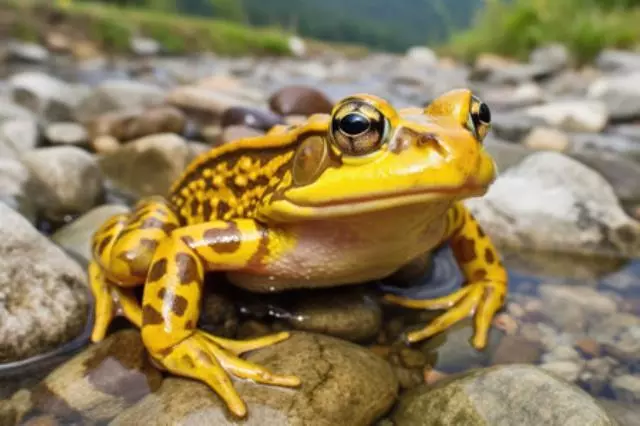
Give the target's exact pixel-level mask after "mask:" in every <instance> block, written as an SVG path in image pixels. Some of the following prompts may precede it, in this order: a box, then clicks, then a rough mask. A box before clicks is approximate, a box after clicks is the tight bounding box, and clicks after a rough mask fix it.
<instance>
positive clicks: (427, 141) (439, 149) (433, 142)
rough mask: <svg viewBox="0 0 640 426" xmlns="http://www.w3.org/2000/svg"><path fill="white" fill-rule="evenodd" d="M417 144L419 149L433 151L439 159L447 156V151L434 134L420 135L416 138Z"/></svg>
mask: <svg viewBox="0 0 640 426" xmlns="http://www.w3.org/2000/svg"><path fill="white" fill-rule="evenodd" d="M417 144H418V146H419V147H420V148H426V149H428V150H429V151H434V152H436V153H437V154H438V155H439V156H441V157H446V156H447V151H446V150H445V149H444V147H443V146H442V144H441V143H440V140H439V139H438V136H436V135H435V133H423V134H421V135H420V136H419V137H418V140H417Z"/></svg>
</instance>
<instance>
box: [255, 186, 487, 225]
mask: <svg viewBox="0 0 640 426" xmlns="http://www.w3.org/2000/svg"><path fill="white" fill-rule="evenodd" d="M486 191H487V187H486V186H481V185H473V184H465V185H462V186H457V187H438V188H417V189H410V190H404V191H393V192H385V193H377V194H368V195H363V196H358V197H348V198H337V199H332V200H326V201H321V202H306V203H299V202H294V201H292V200H289V199H281V200H278V201H275V202H273V204H272V205H271V207H270V208H269V210H268V211H266V212H265V215H266V216H267V217H270V218H272V219H277V220H282V221H288V220H299V219H304V218H308V219H321V218H330V217H340V216H350V215H357V214H362V213H370V212H375V211H382V210H388V209H393V208H397V207H402V206H409V205H416V204H431V203H441V202H443V201H450V202H453V201H456V200H460V199H466V198H472V197H478V196H481V195H484V194H485V193H486Z"/></svg>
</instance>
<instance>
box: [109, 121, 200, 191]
mask: <svg viewBox="0 0 640 426" xmlns="http://www.w3.org/2000/svg"><path fill="white" fill-rule="evenodd" d="M188 157H189V148H188V147H187V143H186V141H185V140H184V139H182V138H181V137H180V136H178V135H175V134H172V133H159V134H156V135H150V136H145V137H144V138H140V139H137V140H135V141H131V142H129V143H128V144H126V145H124V146H122V147H121V148H119V149H117V150H115V151H113V152H108V153H105V154H104V155H103V156H102V157H101V158H100V159H99V164H100V168H101V169H102V172H103V173H104V175H105V176H106V177H107V178H108V179H109V180H110V181H111V183H113V184H114V185H115V186H116V187H117V188H118V189H120V190H122V191H125V192H129V193H132V194H134V195H135V196H136V197H143V196H147V195H154V194H155V195H166V193H167V192H168V190H169V188H170V187H171V185H172V184H173V182H174V181H175V180H176V179H178V178H179V177H180V176H181V175H182V172H183V170H184V169H185V167H186V166H187V158H188Z"/></svg>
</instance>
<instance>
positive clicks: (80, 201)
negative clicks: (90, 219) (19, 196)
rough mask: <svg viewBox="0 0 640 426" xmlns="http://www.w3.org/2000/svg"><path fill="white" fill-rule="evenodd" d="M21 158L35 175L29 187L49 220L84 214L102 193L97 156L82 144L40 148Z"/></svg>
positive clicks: (32, 174)
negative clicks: (82, 147)
mask: <svg viewBox="0 0 640 426" xmlns="http://www.w3.org/2000/svg"><path fill="white" fill-rule="evenodd" d="M22 161H23V163H24V164H25V165H26V166H27V168H28V169H29V171H30V173H31V176H32V177H33V178H34V179H33V180H32V181H31V182H30V188H29V190H30V191H33V194H34V197H33V198H34V201H35V202H36V203H37V205H38V206H39V207H40V209H42V211H43V212H44V214H45V216H46V217H47V218H49V219H53V220H59V219H61V218H63V217H64V216H65V215H73V214H79V213H84V212H85V211H87V210H89V209H91V208H92V207H94V206H95V205H96V204H97V203H98V202H99V199H100V197H101V196H102V194H103V180H102V173H101V172H100V169H99V167H98V163H97V161H96V158H95V157H94V156H93V155H91V154H89V153H88V152H86V151H85V150H83V149H81V148H79V147H75V146H56V147H48V148H40V149H37V150H33V151H29V152H28V153H26V154H25V155H24V156H23V158H22ZM35 194H37V195H35Z"/></svg>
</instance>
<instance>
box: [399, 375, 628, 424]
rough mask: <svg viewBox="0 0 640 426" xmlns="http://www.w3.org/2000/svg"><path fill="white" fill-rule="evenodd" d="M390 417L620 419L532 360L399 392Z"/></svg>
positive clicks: (425, 420)
mask: <svg viewBox="0 0 640 426" xmlns="http://www.w3.org/2000/svg"><path fill="white" fill-rule="evenodd" d="M531 407H535V408H534V409H532V408H531ZM390 418H391V420H392V421H393V422H394V424H395V425H397V426H418V425H425V426H426V425H441V426H448V425H461V424H464V425H468V426H472V425H478V426H480V425H483V426H484V425H502V424H505V425H519V426H529V425H531V426H537V425H548V426H556V425H557V426H560V425H576V426H578V425H580V426H582V425H593V426H595V425H608V426H615V425H616V422H615V421H614V420H613V419H612V418H610V417H609V415H608V414H607V413H606V412H605V411H604V410H603V409H602V408H601V407H600V406H599V405H598V404H597V403H596V402H595V400H594V399H593V398H591V397H590V396H589V395H588V394H587V393H586V392H584V391H583V390H581V389H580V388H578V387H576V386H573V385H570V384H568V383H566V382H564V381H562V380H559V379H557V378H556V377H555V376H553V375H551V374H549V373H547V372H545V371H544V370H542V369H540V368H538V367H535V366H529V365H510V366H499V367H491V368H487V369H483V370H478V371H471V372H469V373H465V374H462V375H459V376H456V377H450V378H448V379H445V380H443V381H439V382H437V383H435V385H426V384H425V385H422V386H420V387H418V388H415V389H412V390H410V391H408V392H407V393H405V394H404V395H403V396H402V397H401V398H400V401H399V403H398V404H397V406H396V408H395V409H394V412H393V413H392V415H391V416H390Z"/></svg>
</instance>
